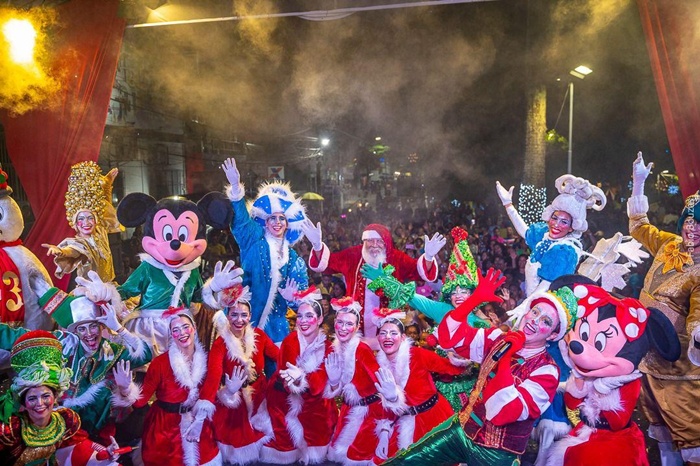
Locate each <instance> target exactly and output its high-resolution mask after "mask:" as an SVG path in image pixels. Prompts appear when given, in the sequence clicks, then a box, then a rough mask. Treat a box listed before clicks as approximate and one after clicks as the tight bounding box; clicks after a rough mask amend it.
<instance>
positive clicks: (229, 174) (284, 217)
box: [221, 158, 309, 344]
mask: <svg viewBox="0 0 700 466" xmlns="http://www.w3.org/2000/svg"><path fill="white" fill-rule="evenodd" d="M221 168H222V169H223V170H224V173H225V174H226V179H227V180H228V182H229V183H230V186H227V188H226V194H227V195H228V198H229V199H230V200H231V205H232V206H233V220H232V221H231V232H232V233H233V237H234V238H235V239H236V242H237V243H238V246H239V247H240V250H241V266H242V268H243V271H244V272H245V274H244V276H243V285H244V286H249V287H250V289H251V291H252V293H253V297H252V299H251V300H250V307H251V313H252V318H251V322H252V324H253V326H255V327H259V328H261V329H263V330H264V331H265V333H267V335H268V336H269V337H270V338H271V339H272V341H274V342H275V343H277V344H280V343H281V342H282V340H283V339H284V337H286V336H287V335H288V334H289V323H288V322H287V317H286V314H287V308H288V307H291V308H292V309H296V304H294V302H295V301H294V293H295V292H296V291H298V290H305V289H307V288H308V286H309V285H308V282H309V277H308V273H307V271H306V264H305V263H304V260H303V259H302V258H301V257H299V256H298V255H297V253H296V252H295V251H294V250H293V249H292V246H293V245H294V244H295V243H296V242H297V241H299V240H300V239H301V238H302V237H303V236H304V234H303V232H302V231H301V224H302V223H303V222H304V220H306V213H305V212H304V206H303V205H302V204H301V201H300V200H299V199H298V198H297V197H296V196H295V195H294V193H293V192H292V191H291V189H290V187H289V185H288V184H286V183H278V182H272V183H267V184H264V185H262V186H261V187H260V189H259V190H258V195H257V197H256V198H255V200H254V201H253V202H252V204H250V205H249V206H246V202H245V200H244V195H245V189H244V187H243V185H242V184H241V182H240V180H241V175H240V173H239V172H238V168H236V161H235V160H234V159H232V158H230V159H227V160H226V161H224V163H223V165H221ZM282 285H284V286H282Z"/></svg>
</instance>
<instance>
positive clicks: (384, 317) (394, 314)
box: [372, 307, 406, 330]
mask: <svg viewBox="0 0 700 466" xmlns="http://www.w3.org/2000/svg"><path fill="white" fill-rule="evenodd" d="M405 318H406V313H405V312H403V311H401V310H399V309H391V308H388V307H380V308H377V309H375V310H374V311H372V323H374V325H376V326H377V329H379V328H381V326H382V325H384V324H386V323H387V322H390V321H395V322H396V323H397V325H399V326H400V327H401V329H402V330H403V328H404V325H403V319H405Z"/></svg>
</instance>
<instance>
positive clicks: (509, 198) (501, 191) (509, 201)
mask: <svg viewBox="0 0 700 466" xmlns="http://www.w3.org/2000/svg"><path fill="white" fill-rule="evenodd" d="M513 189H514V186H511V187H510V189H509V190H507V191H506V188H504V187H503V186H501V183H500V181H496V192H497V193H498V197H499V198H500V199H501V203H502V204H503V207H505V208H506V213H507V214H508V218H510V221H511V223H512V224H513V227H515V231H517V232H518V234H519V235H520V236H521V237H523V238H525V232H526V231H527V224H526V223H525V220H523V218H522V217H521V216H520V214H519V213H518V211H517V210H516V208H515V207H513Z"/></svg>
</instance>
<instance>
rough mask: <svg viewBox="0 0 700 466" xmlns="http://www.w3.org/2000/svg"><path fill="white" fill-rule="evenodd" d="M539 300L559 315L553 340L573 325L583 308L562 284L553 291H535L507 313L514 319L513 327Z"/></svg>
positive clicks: (564, 333)
mask: <svg viewBox="0 0 700 466" xmlns="http://www.w3.org/2000/svg"><path fill="white" fill-rule="evenodd" d="M541 302H545V303H548V304H550V305H551V306H553V307H554V309H556V310H557V314H558V315H559V333H557V337H556V339H555V340H561V339H562V338H563V337H564V335H566V333H567V332H568V331H569V330H571V329H572V328H573V327H574V324H575V323H576V319H578V318H579V317H581V313H582V312H583V309H580V308H579V306H578V300H577V298H576V296H575V295H574V292H573V291H571V288H568V287H565V286H563V287H561V288H559V289H557V290H554V291H545V292H541V291H537V292H535V293H532V294H531V295H530V296H528V297H527V298H526V299H525V301H523V303H522V304H520V305H519V306H518V307H516V308H515V309H513V310H512V311H510V312H509V313H508V314H509V315H510V316H511V318H512V319H513V320H514V323H513V328H517V327H518V326H519V325H520V321H521V320H522V318H523V317H524V316H525V314H527V313H528V311H529V310H530V309H532V308H533V307H535V306H536V305H537V304H539V303H541Z"/></svg>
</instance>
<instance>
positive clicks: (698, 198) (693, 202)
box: [678, 191, 700, 234]
mask: <svg viewBox="0 0 700 466" xmlns="http://www.w3.org/2000/svg"><path fill="white" fill-rule="evenodd" d="M698 204H700V191H696V192H695V194H691V195H690V196H688V197H687V198H686V200H685V205H684V206H683V211H682V212H681V216H680V217H679V218H678V234H680V233H681V232H682V231H683V223H684V222H685V219H686V218H688V217H692V218H693V219H695V221H696V222H700V207H699V206H698Z"/></svg>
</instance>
